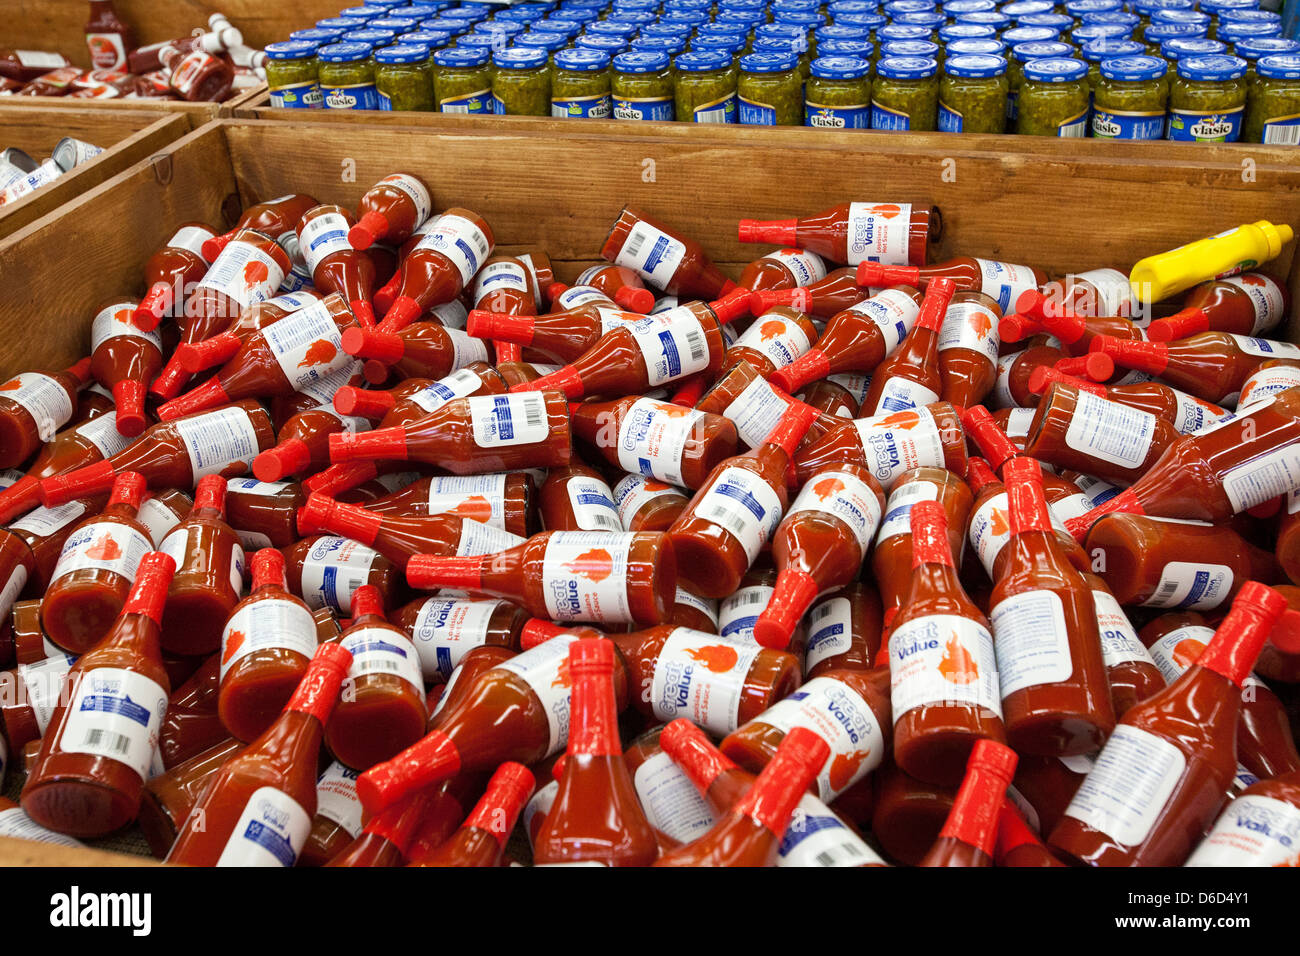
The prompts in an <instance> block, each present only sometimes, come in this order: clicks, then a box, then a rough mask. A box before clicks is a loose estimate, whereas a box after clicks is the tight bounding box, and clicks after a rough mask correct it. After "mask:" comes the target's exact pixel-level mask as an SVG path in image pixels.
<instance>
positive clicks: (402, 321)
mask: <svg viewBox="0 0 1300 956" xmlns="http://www.w3.org/2000/svg"><path fill="white" fill-rule="evenodd" d="M376 298H378V296H377V295H376ZM423 312H424V309H422V308H420V303H418V302H416V301H415V300H414V299H412V298H411V297H410V296H409V295H399V296H398V297H397V298H396V299H394V300H393V304H392V305H390V306H389V307H388V311H387V312H385V313H384V321H382V322H380V323H379V328H380V329H381V330H382V331H384V332H400V331H401V330H402V329H404V328H406V327H407V326H408V325H410V324H411V323H412V322H414V321H415V320H416V319H418V318H419V317H420V315H421V314H422V313H423Z"/></svg>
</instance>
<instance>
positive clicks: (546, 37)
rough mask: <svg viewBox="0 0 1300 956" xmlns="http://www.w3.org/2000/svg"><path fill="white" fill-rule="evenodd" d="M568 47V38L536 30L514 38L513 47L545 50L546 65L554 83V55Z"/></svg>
mask: <svg viewBox="0 0 1300 956" xmlns="http://www.w3.org/2000/svg"><path fill="white" fill-rule="evenodd" d="M568 45H569V38H568V37H567V36H565V35H564V34H563V33H549V32H541V31H536V30H529V31H528V32H527V33H523V34H520V35H519V36H517V37H515V46H516V47H522V46H535V47H537V48H538V49H539V50H545V51H546V56H547V57H548V63H549V65H550V67H551V73H552V76H551V79H552V81H554V79H555V76H554V72H555V54H557V53H559V52H560V51H561V50H563V49H564V48H565V47H567V46H568Z"/></svg>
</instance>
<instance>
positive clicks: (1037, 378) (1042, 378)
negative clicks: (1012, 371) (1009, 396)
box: [1029, 356, 1109, 398]
mask: <svg viewBox="0 0 1300 956" xmlns="http://www.w3.org/2000/svg"><path fill="white" fill-rule="evenodd" d="M1103 357H1104V356H1103ZM1107 377H1109V376H1107ZM1058 382H1059V383H1060V384H1062V385H1073V386H1074V387H1075V388H1077V389H1079V390H1080V391H1083V392H1091V393H1092V394H1093V395H1098V396H1101V397H1103V398H1104V397H1105V395H1106V387H1105V386H1104V385H1098V384H1097V383H1096V382H1093V381H1090V380H1089V379H1086V378H1079V377H1078V376H1077V375H1066V374H1065V373H1064V372H1062V371H1061V370H1060V369H1058V368H1054V367H1053V366H1051V365H1037V366H1035V367H1034V370H1033V371H1032V372H1030V373H1029V390H1030V391H1031V392H1033V393H1034V394H1035V395H1042V394H1043V393H1044V392H1046V391H1047V390H1048V389H1049V388H1051V387H1052V385H1054V384H1056V383H1058Z"/></svg>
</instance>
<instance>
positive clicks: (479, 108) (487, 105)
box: [438, 90, 493, 116]
mask: <svg viewBox="0 0 1300 956" xmlns="http://www.w3.org/2000/svg"><path fill="white" fill-rule="evenodd" d="M438 112H440V113H469V114H472V115H475V116H481V115H484V114H487V113H491V112H493V110H492V91H491V90H475V91H474V92H473V93H462V94H461V95H459V96H448V97H447V98H446V99H441V100H439V101H438Z"/></svg>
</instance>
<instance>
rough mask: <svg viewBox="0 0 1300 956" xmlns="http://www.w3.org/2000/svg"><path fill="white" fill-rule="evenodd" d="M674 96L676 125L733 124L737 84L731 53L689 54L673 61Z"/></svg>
mask: <svg viewBox="0 0 1300 956" xmlns="http://www.w3.org/2000/svg"><path fill="white" fill-rule="evenodd" d="M674 65H675V66H676V67H677V83H676V88H675V93H674V98H675V103H676V107H677V109H676V112H677V121H678V122H679V123H735V122H736V121H737V119H738V118H739V104H738V101H737V99H736V85H737V82H738V80H739V76H738V74H737V70H736V66H735V62H734V60H733V59H732V55H731V53H729V52H727V51H725V50H692V51H691V52H690V53H683V54H681V55H680V56H678V57H677V59H676V60H675V61H674Z"/></svg>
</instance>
